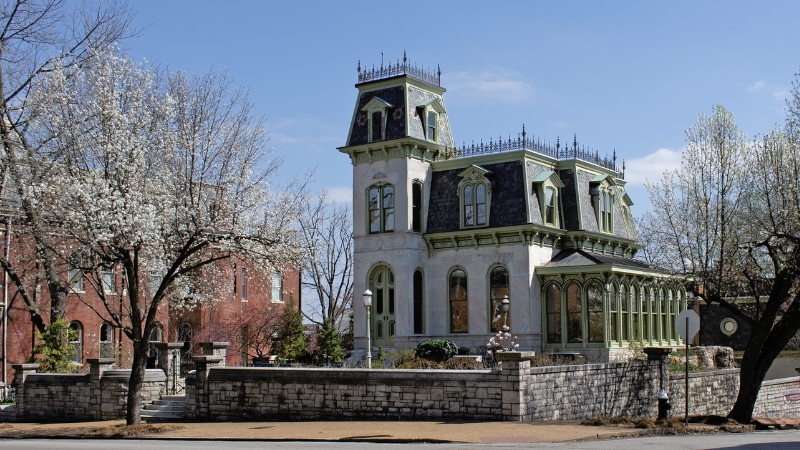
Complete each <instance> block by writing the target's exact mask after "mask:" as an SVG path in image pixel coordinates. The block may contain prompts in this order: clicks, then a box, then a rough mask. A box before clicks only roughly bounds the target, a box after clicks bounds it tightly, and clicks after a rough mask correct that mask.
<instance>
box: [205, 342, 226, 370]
mask: <svg viewBox="0 0 800 450" xmlns="http://www.w3.org/2000/svg"><path fill="white" fill-rule="evenodd" d="M228 345H230V342H201V343H200V348H202V349H203V354H204V355H213V356H221V357H222V361H221V362H220V363H218V364H214V365H215V366H224V365H225V357H226V354H227V348H228Z"/></svg>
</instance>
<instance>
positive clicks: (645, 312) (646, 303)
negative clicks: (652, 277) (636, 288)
mask: <svg viewBox="0 0 800 450" xmlns="http://www.w3.org/2000/svg"><path fill="white" fill-rule="evenodd" d="M641 289H642V340H643V341H645V342H650V341H651V340H652V336H651V333H650V312H651V309H650V289H649V288H647V287H646V286H644V287H642V288H641Z"/></svg>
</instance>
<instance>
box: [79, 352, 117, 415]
mask: <svg viewBox="0 0 800 450" xmlns="http://www.w3.org/2000/svg"><path fill="white" fill-rule="evenodd" d="M115 362H116V359H114V358H86V364H89V385H90V392H91V393H90V394H89V395H90V397H89V398H88V399H87V400H88V401H89V409H90V411H91V412H90V415H91V417H92V418H93V419H94V420H102V417H103V413H104V412H105V411H104V410H106V411H107V410H109V409H111V408H113V405H106V407H105V408H103V384H102V381H101V380H100V379H101V378H102V376H103V372H105V371H106V370H108V369H113V368H114V363H115Z"/></svg>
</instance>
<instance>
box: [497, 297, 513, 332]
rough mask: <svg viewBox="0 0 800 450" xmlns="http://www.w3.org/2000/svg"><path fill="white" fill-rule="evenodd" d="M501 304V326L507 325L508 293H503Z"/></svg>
mask: <svg viewBox="0 0 800 450" xmlns="http://www.w3.org/2000/svg"><path fill="white" fill-rule="evenodd" d="M500 303H501V304H502V306H501V308H503V326H508V309H509V307H510V303H511V302H510V301H509V300H508V295H507V294H506V295H503V300H502V301H501V302H500Z"/></svg>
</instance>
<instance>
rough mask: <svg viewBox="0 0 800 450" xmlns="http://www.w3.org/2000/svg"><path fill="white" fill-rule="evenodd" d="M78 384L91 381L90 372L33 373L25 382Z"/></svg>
mask: <svg viewBox="0 0 800 450" xmlns="http://www.w3.org/2000/svg"><path fill="white" fill-rule="evenodd" d="M28 383H31V384H36V383H42V384H47V385H48V386H50V385H76V384H84V383H89V374H88V373H32V374H30V375H28V376H27V377H25V384H26V385H27V384H28Z"/></svg>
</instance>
